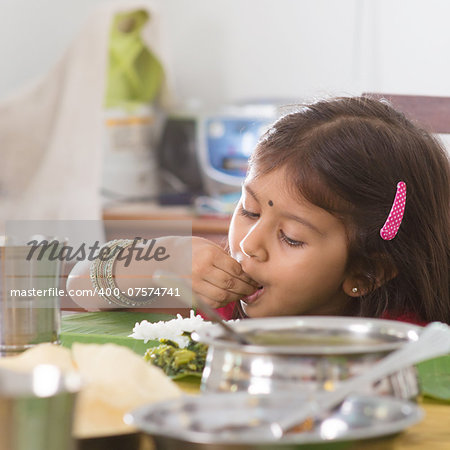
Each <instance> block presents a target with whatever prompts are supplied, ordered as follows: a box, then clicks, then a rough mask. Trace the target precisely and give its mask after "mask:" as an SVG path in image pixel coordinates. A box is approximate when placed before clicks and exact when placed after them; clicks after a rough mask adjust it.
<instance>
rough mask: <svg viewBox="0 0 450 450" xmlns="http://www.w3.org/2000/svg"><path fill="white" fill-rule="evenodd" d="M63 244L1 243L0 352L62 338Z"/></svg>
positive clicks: (7, 353) (11, 352)
mask: <svg viewBox="0 0 450 450" xmlns="http://www.w3.org/2000/svg"><path fill="white" fill-rule="evenodd" d="M62 245H63V244H62V243H58V242H56V243H55V246H51V247H49V248H47V249H42V248H39V249H37V250H36V251H34V252H33V251H32V247H31V246H26V245H24V246H3V247H0V308H1V309H0V356H2V355H3V356H5V355H11V354H14V353H18V352H21V351H23V350H26V349H27V348H29V347H32V346H33V345H36V344H39V343H41V342H59V333H60V320H61V319H60V302H59V300H60V299H59V294H60V274H61V269H62V260H61V258H59V251H60V250H61V247H62Z"/></svg>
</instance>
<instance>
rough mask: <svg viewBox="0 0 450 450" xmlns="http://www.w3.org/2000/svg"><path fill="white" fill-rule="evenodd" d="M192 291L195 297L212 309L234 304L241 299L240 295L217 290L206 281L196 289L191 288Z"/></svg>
mask: <svg viewBox="0 0 450 450" xmlns="http://www.w3.org/2000/svg"><path fill="white" fill-rule="evenodd" d="M193 289H194V290H195V293H196V294H197V295H199V296H200V297H201V298H202V299H203V300H204V301H205V302H206V303H208V305H209V306H211V307H213V308H220V307H222V306H225V305H227V304H228V303H230V302H236V301H238V300H240V299H241V298H242V295H240V294H236V293H234V292H230V291H226V290H224V289H221V288H218V287H217V286H214V285H213V284H211V283H208V282H206V281H204V282H203V283H201V285H200V286H198V287H196V288H194V286H193Z"/></svg>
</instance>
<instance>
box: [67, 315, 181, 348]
mask: <svg viewBox="0 0 450 450" xmlns="http://www.w3.org/2000/svg"><path fill="white" fill-rule="evenodd" d="M173 318H174V316H172V315H169V314H153V313H141V312H128V311H101V312H95V313H88V312H86V313H79V314H68V315H63V317H62V321H61V344H62V345H63V346H65V347H69V348H70V347H71V346H72V344H73V343H74V342H81V343H85V344H106V343H113V344H118V345H123V346H125V347H128V348H130V349H131V350H133V351H135V352H136V353H137V354H139V355H142V356H143V355H144V353H145V352H146V350H147V349H148V348H149V347H154V346H156V345H159V342H158V341H156V340H151V341H148V342H147V343H146V344H144V341H143V340H139V339H134V338H131V337H128V336H129V335H130V334H131V333H132V331H133V327H134V325H135V324H136V322H141V321H142V320H147V321H149V322H158V321H160V320H170V319H173Z"/></svg>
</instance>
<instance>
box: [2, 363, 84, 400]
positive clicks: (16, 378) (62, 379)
mask: <svg viewBox="0 0 450 450" xmlns="http://www.w3.org/2000/svg"><path fill="white" fill-rule="evenodd" d="M81 386H82V380H81V376H80V375H79V373H77V372H76V371H68V372H63V371H62V370H61V369H59V368H58V367H57V366H55V365H52V364H38V365H37V366H36V367H34V368H33V369H32V370H31V371H26V372H22V371H20V372H19V371H15V370H11V369H9V368H4V367H0V398H2V397H3V398H15V397H40V398H46V397H52V396H54V395H58V394H62V393H76V392H78V391H79V390H80V388H81Z"/></svg>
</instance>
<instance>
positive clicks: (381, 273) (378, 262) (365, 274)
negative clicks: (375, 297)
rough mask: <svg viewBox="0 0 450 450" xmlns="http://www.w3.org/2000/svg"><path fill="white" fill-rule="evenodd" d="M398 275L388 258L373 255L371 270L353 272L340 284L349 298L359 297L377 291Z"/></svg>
mask: <svg viewBox="0 0 450 450" xmlns="http://www.w3.org/2000/svg"><path fill="white" fill-rule="evenodd" d="M397 274H398V270H397V268H396V267H395V266H394V264H393V263H392V261H391V260H390V258H388V257H386V256H384V255H375V256H374V257H373V259H372V268H371V270H368V271H363V270H361V269H360V270H359V271H354V272H353V273H351V274H350V275H349V276H348V277H347V278H346V279H345V280H344V282H343V283H342V290H343V291H344V292H345V294H347V295H348V296H350V297H361V296H362V295H367V294H369V293H370V292H372V291H374V290H375V289H378V288H379V287H380V286H382V285H383V284H385V283H386V282H388V281H389V280H392V279H393V278H395V277H396V276H397Z"/></svg>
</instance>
